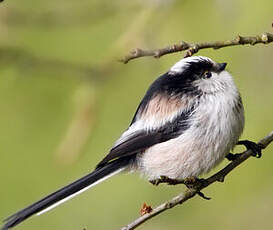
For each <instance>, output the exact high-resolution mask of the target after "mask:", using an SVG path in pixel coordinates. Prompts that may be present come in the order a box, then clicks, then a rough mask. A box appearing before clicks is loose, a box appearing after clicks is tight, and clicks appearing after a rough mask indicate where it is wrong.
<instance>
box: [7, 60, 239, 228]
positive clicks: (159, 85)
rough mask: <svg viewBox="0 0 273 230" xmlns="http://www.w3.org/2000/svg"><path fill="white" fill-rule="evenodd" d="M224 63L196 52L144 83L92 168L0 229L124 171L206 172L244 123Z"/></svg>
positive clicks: (153, 174)
mask: <svg viewBox="0 0 273 230" xmlns="http://www.w3.org/2000/svg"><path fill="white" fill-rule="evenodd" d="M225 66H226V64H225V63H220V64H219V63H216V62H214V61H212V60H211V59H209V58H206V57H200V56H197V57H190V58H185V59H182V60H181V61H179V62H178V63H176V64H175V65H174V66H173V67H172V68H171V69H170V70H169V71H168V72H167V73H165V74H163V75H162V76H160V77H159V78H158V79H157V80H155V82H154V83H153V84H152V85H151V86H150V88H149V89H148V91H147V93H146V95H145V96H144V98H143V100H142V101H141V103H140V105H139V106H138V109H137V111H136V113H135V115H134V118H133V120H132V122H131V124H130V126H129V128H128V129H127V130H126V131H125V132H124V133H123V134H122V135H121V137H120V138H119V139H118V141H117V142H116V143H115V144H114V146H113V148H112V149H111V150H110V152H109V153H108V154H107V155H106V157H105V158H104V159H103V160H102V161H101V162H100V163H99V164H98V165H97V168H96V169H95V170H94V171H93V172H91V173H90V174H88V175H87V176H85V177H83V178H81V179H79V180H77V181H75V182H74V183H72V184H70V185H68V186H66V187H64V188H61V189H59V190H58V191H56V192H54V193H52V194H50V195H48V196H46V197H45V198H43V199H41V200H39V201H37V202H35V203H34V204H32V205H30V206H28V207H26V208H25V209H23V210H21V211H19V212H17V213H15V214H14V215H12V216H10V217H9V218H7V219H6V223H5V225H4V227H3V229H4V230H5V229H8V228H11V227H14V226H15V225H17V224H19V223H20V222H22V221H23V220H25V219H27V218H28V217H30V216H32V215H33V214H38V215H39V214H42V213H44V212H47V211H48V210H50V209H52V208H54V207H56V206H57V205H59V204H61V203H63V202H65V201H66V200H68V199H70V198H72V197H74V196H75V195H77V194H79V193H81V192H83V191H85V190H87V189H88V188H91V187H92V186H94V185H96V184H98V183H99V182H101V181H103V180H105V179H107V178H109V177H110V176H113V175H115V174H117V173H119V172H121V171H124V170H125V171H139V172H140V173H141V174H143V175H145V176H146V177H147V178H148V179H149V180H154V179H157V178H160V176H166V177H169V178H171V179H184V178H188V177H197V176H199V175H201V174H203V173H206V172H208V171H209V170H210V169H212V168H213V167H214V166H215V165H217V164H218V163H219V162H220V161H221V160H223V158H224V157H225V156H226V154H228V153H229V151H230V150H231V149H232V148H233V147H234V146H235V144H236V143H237V141H238V139H239V137H240V135H241V133H242V131H243V127H244V109H243V105H242V101H241V98H240V94H239V92H238V90H237V88H236V86H235V84H234V82H233V80H232V77H231V75H230V74H229V73H228V72H226V71H225V70H224V69H225Z"/></svg>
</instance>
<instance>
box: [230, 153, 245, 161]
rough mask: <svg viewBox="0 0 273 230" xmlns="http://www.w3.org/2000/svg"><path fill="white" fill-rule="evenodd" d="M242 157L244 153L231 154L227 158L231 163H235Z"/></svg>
mask: <svg viewBox="0 0 273 230" xmlns="http://www.w3.org/2000/svg"><path fill="white" fill-rule="evenodd" d="M241 155H242V153H236V154H234V153H229V154H228V155H226V158H227V159H228V160H229V161H234V160H236V159H237V158H239V157H240V156H241Z"/></svg>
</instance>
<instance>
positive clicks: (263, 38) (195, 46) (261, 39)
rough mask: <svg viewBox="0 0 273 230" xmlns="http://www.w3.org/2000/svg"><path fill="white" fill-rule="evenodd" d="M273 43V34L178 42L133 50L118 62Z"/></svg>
mask: <svg viewBox="0 0 273 230" xmlns="http://www.w3.org/2000/svg"><path fill="white" fill-rule="evenodd" d="M271 42H273V34H271V33H263V34H261V35H257V36H249V37H243V36H240V35H238V36H237V37H235V38H234V39H232V40H227V41H212V42H200V43H189V42H184V41H182V42H180V43H178V44H174V45H171V46H167V47H165V48H162V49H155V50H143V49H139V48H137V49H134V50H132V51H131V52H130V53H129V54H128V55H126V56H125V57H123V58H122V59H121V60H120V61H121V62H123V63H124V64H126V63H128V62H129V61H130V60H133V59H136V58H140V57H147V56H152V57H154V58H160V57H161V56H164V55H166V54H171V53H176V52H180V51H186V54H185V57H189V56H192V55H193V54H195V53H197V52H198V51H199V50H201V49H208V48H213V49H220V48H223V47H227V46H237V45H246V44H249V45H256V44H258V43H262V44H269V43H271Z"/></svg>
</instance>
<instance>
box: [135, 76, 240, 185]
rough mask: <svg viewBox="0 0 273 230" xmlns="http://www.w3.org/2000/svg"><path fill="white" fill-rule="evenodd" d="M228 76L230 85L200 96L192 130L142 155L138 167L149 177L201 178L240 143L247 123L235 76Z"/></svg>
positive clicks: (139, 157)
mask: <svg viewBox="0 0 273 230" xmlns="http://www.w3.org/2000/svg"><path fill="white" fill-rule="evenodd" d="M218 77H219V76H218ZM224 77H227V78H228V81H226V80H227V79H222V80H225V83H228V85H225V86H224V87H227V88H225V89H224V90H220V91H219V92H217V93H215V92H214V93H207V94H204V95H203V96H202V97H201V98H200V106H198V108H197V109H196V111H195V113H194V115H193V117H192V122H193V123H192V125H191V127H190V128H189V129H188V130H186V131H185V132H184V133H183V134H182V135H180V136H179V137H177V138H174V139H171V140H169V141H166V142H163V143H160V144H156V145H154V146H152V147H150V148H149V149H147V150H146V151H145V152H144V153H142V154H139V155H138V158H137V162H138V163H137V164H138V169H139V170H140V171H141V173H143V174H144V175H146V176H147V177H148V179H150V180H152V179H156V178H159V177H160V176H167V177H169V178H173V179H183V178H187V177H193V176H194V177H197V176H199V175H201V174H203V173H206V172H208V171H209V170H210V169H212V168H213V167H214V166H215V165H217V164H218V163H219V162H220V161H221V160H223V159H224V157H225V155H226V154H228V153H229V151H230V150H231V149H232V148H233V147H234V145H235V144H236V143H237V141H238V139H239V137H240V135H241V133H242V130H243V126H244V111H243V106H242V104H241V103H240V100H239V98H240V96H239V93H238V91H237V89H236V87H235V85H234V83H233V81H232V79H231V76H230V75H227V76H224ZM212 80H213V79H212ZM216 87H219V85H216Z"/></svg>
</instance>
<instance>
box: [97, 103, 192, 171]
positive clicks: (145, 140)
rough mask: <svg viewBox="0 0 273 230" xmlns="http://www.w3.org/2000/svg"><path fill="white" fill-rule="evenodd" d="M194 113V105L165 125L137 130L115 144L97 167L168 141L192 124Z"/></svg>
mask: <svg viewBox="0 0 273 230" xmlns="http://www.w3.org/2000/svg"><path fill="white" fill-rule="evenodd" d="M193 113H194V107H192V108H190V109H188V110H185V111H183V112H181V114H180V115H178V116H177V117H176V118H175V119H174V120H173V121H171V122H167V123H165V124H164V126H162V127H160V128H158V129H156V130H151V131H145V130H141V131H137V132H136V133H133V134H131V135H130V136H129V137H127V138H126V137H125V138H124V141H121V143H119V144H117V145H116V146H114V147H113V148H112V149H111V151H110V152H109V154H108V155H107V156H106V157H105V158H104V159H103V160H102V161H101V162H100V163H99V164H98V165H97V168H100V167H103V166H104V165H105V164H107V163H108V162H110V161H112V160H114V159H117V158H122V157H125V156H129V155H132V156H133V155H135V154H137V153H139V152H142V151H144V150H145V149H147V148H149V147H151V146H153V145H155V144H158V143H161V142H165V141H168V140H170V139H172V138H175V137H177V136H179V135H181V134H182V133H183V132H184V131H185V130H186V129H188V128H189V127H190V126H191V122H190V120H189V117H191V116H192V114H193Z"/></svg>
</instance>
